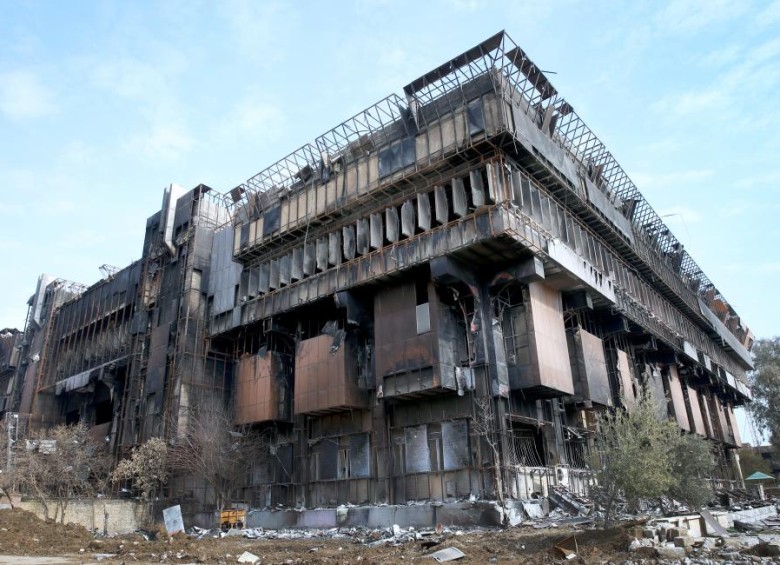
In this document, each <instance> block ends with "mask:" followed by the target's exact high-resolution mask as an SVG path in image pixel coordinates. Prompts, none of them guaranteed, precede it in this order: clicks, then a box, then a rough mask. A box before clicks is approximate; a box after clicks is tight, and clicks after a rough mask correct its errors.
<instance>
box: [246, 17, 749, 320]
mask: <svg viewBox="0 0 780 565" xmlns="http://www.w3.org/2000/svg"><path fill="white" fill-rule="evenodd" d="M490 72H494V73H497V74H498V75H499V76H500V77H501V79H502V80H504V81H506V82H507V83H508V84H509V85H510V86H511V87H512V88H513V89H514V90H515V91H517V92H518V93H520V94H521V95H522V97H523V100H524V101H525V102H526V103H527V105H528V108H529V109H536V111H537V112H539V113H540V114H541V115H543V114H545V113H546V112H547V111H548V110H553V111H554V116H553V118H552V121H551V124H552V126H551V133H552V137H553V139H555V140H556V141H557V142H558V143H560V145H561V146H562V147H563V148H564V149H566V150H567V151H568V152H569V153H570V154H571V155H572V156H573V157H574V158H575V160H576V161H578V162H579V163H580V164H581V165H582V166H583V167H584V168H585V170H588V171H591V172H592V171H595V172H596V175H595V176H597V177H599V178H598V184H599V185H600V188H601V189H602V190H603V191H604V192H605V193H606V194H607V196H608V197H609V198H610V199H611V200H612V202H613V204H615V205H616V206H617V207H618V208H622V210H623V211H624V214H625V215H626V216H627V217H628V218H629V220H631V221H632V223H633V225H634V227H635V229H636V233H637V234H638V235H642V236H644V237H645V238H646V239H647V240H648V241H649V242H650V243H651V244H652V245H653V246H655V247H656V249H657V250H658V251H659V253H660V254H661V256H662V257H664V256H676V257H677V261H678V262H679V276H680V278H681V279H682V281H683V282H684V284H685V285H686V286H687V287H688V288H690V289H691V290H692V291H693V292H694V293H697V294H698V295H699V296H700V297H701V298H702V299H703V300H704V302H705V303H706V304H707V305H708V306H709V307H710V308H711V309H713V310H714V311H716V312H718V311H723V310H724V308H725V309H727V310H728V312H729V314H730V315H732V316H736V312H735V311H734V309H733V308H732V307H731V306H730V305H729V304H728V302H727V301H726V299H725V298H724V297H723V296H722V295H721V293H720V292H719V291H718V290H717V288H716V287H715V285H714V284H713V283H712V282H711V281H710V279H709V278H708V277H707V275H705V274H704V272H703V271H702V269H701V268H700V267H699V266H698V265H697V264H696V262H695V261H694V259H693V258H692V257H691V256H690V255H689V254H688V253H687V252H686V251H685V249H684V247H683V245H682V243H681V242H680V240H679V239H677V237H676V236H675V235H674V233H672V231H671V229H669V227H668V226H667V225H666V224H664V222H663V220H662V219H661V217H660V216H659V215H658V213H657V212H656V211H655V210H654V209H653V208H652V207H651V206H650V204H649V203H648V202H647V200H646V199H645V198H644V196H643V195H642V194H641V193H640V191H639V189H638V188H637V186H636V185H635V184H634V183H633V181H632V180H631V179H630V178H629V176H628V174H627V173H626V172H625V170H624V169H623V168H622V167H621V166H620V164H619V163H618V162H617V160H616V159H615V157H614V156H613V155H612V153H611V152H610V151H609V150H608V149H607V147H606V146H605V145H604V144H603V143H602V142H601V141H600V140H599V138H598V137H597V136H596V134H595V133H593V131H592V130H591V129H590V128H589V127H588V126H587V125H586V124H585V122H584V121H583V120H582V118H580V116H579V115H578V114H577V112H576V111H575V110H574V108H573V107H572V106H571V105H570V104H569V103H568V102H566V100H565V99H564V98H563V97H562V96H561V95H560V94H559V93H558V91H557V90H556V89H555V87H554V86H553V85H552V84H551V83H550V81H549V80H548V79H547V77H546V76H545V74H544V72H543V71H542V70H541V69H539V67H538V66H537V65H536V64H535V63H534V62H533V61H531V59H530V58H529V57H528V55H527V54H526V53H525V51H523V50H522V49H521V48H520V47H518V46H517V44H516V43H515V42H514V41H513V40H512V39H511V38H510V37H509V35H507V34H506V33H505V32H503V31H501V32H499V33H497V34H495V35H494V36H492V37H490V38H488V39H487V40H485V41H483V42H482V43H480V44H479V45H477V46H475V47H473V48H471V49H469V50H468V51H466V52H465V53H463V54H461V55H459V56H457V57H455V58H454V59H452V60H450V61H449V62H447V63H445V64H443V65H441V66H439V67H438V68H436V69H434V70H432V71H430V72H428V73H426V74H425V75H423V76H422V77H420V78H418V79H416V80H415V81H413V82H411V83H410V84H408V85H407V86H405V87H404V89H403V90H404V94H405V98H401V97H400V96H397V95H395V94H391V95H390V96H388V97H386V98H384V99H382V100H380V101H379V102H377V103H376V104H374V105H373V106H370V107H369V108H367V109H366V110H363V111H362V112H360V113H358V114H357V115H355V116H353V117H352V118H350V119H348V120H346V121H345V122H343V123H341V124H340V125H338V126H337V127H335V128H333V129H332V130H330V131H328V132H326V133H325V134H323V135H321V136H319V137H317V138H316V139H315V140H314V142H313V143H307V144H305V145H303V146H302V147H300V148H299V149H297V150H296V151H293V152H292V153H290V154H289V155H287V156H286V157H284V158H283V159H281V160H279V161H277V162H276V163H274V164H273V165H271V166H269V167H268V168H266V169H264V170H263V171H261V172H259V173H258V174H256V175H254V176H253V177H251V178H249V179H248V180H247V181H246V182H245V183H243V184H242V185H240V186H238V187H236V188H234V189H233V190H232V191H231V196H232V200H233V202H234V203H235V204H236V205H237V207H238V213H236V214H235V215H234V218H235V219H236V220H239V221H240V218H245V217H246V214H247V213H251V211H250V210H248V208H251V207H254V206H262V203H263V202H267V201H269V200H271V199H274V198H278V197H279V196H282V195H283V194H284V193H285V192H288V191H290V190H291V189H293V188H294V187H295V186H296V185H298V184H301V183H306V182H312V181H313V180H317V176H319V181H320V182H323V181H326V180H327V178H323V175H327V174H328V173H327V172H324V171H325V169H326V168H328V167H330V165H331V164H332V163H334V162H337V161H338V160H339V159H345V158H346V159H348V158H349V156H350V154H358V155H359V154H361V153H363V152H367V151H371V150H373V149H374V148H375V147H379V146H381V145H383V144H384V143H386V142H388V141H391V139H387V137H388V136H392V135H393V132H395V131H397V130H394V129H393V128H391V127H390V126H391V125H393V124H398V123H400V124H402V126H403V127H404V128H405V129H406V132H405V133H407V134H408V135H413V134H414V133H415V131H416V128H417V127H418V126H419V127H425V125H426V123H425V122H426V118H425V116H424V115H423V113H422V112H420V109H421V108H423V107H426V106H431V105H432V103H433V102H436V101H437V100H443V99H444V98H445V96H447V95H450V94H453V93H456V92H457V91H459V90H460V91H461V92H462V93H463V94H464V96H465V92H464V88H465V86H466V85H467V84H468V83H470V82H472V81H474V80H475V79H476V78H477V77H479V76H482V75H485V74H486V73H490ZM455 99H457V97H456V96H455V97H451V98H450V104H452V103H453V101H454V100H455ZM467 102H468V100H461V101H459V102H458V103H467ZM443 110H444V109H443ZM447 110H448V111H452V108H447ZM436 118H438V116H436ZM242 208H243V210H244V211H243V212H242V211H241V210H242ZM716 300H717V301H719V302H720V304H717V305H715V301H716Z"/></svg>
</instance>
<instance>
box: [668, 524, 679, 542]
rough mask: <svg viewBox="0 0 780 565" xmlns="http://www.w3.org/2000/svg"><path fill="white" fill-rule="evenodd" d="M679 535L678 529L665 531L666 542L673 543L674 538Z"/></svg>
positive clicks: (673, 528)
mask: <svg viewBox="0 0 780 565" xmlns="http://www.w3.org/2000/svg"><path fill="white" fill-rule="evenodd" d="M681 535H682V534H681V533H680V528H676V527H672V528H667V529H666V541H674V538H676V537H679V536H681Z"/></svg>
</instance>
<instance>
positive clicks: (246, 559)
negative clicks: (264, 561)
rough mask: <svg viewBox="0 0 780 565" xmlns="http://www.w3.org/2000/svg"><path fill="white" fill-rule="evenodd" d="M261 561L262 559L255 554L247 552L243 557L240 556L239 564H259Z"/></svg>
mask: <svg viewBox="0 0 780 565" xmlns="http://www.w3.org/2000/svg"><path fill="white" fill-rule="evenodd" d="M258 561H260V557H258V556H257V555H255V554H254V553H250V552H248V551H245V552H244V553H242V554H241V555H239V556H238V562H239V563H252V564H254V563H257V562H258Z"/></svg>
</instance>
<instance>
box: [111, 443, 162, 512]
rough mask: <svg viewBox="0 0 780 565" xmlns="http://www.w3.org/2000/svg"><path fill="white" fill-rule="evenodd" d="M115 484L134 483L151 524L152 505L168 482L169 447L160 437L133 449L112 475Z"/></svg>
mask: <svg viewBox="0 0 780 565" xmlns="http://www.w3.org/2000/svg"><path fill="white" fill-rule="evenodd" d="M111 480H112V481H113V482H114V483H119V482H122V481H127V480H129V481H132V484H133V486H134V487H135V488H136V489H138V491H139V492H140V494H141V500H142V501H143V502H144V503H145V505H146V514H147V520H148V521H150V522H151V511H152V504H153V501H154V498H155V495H156V494H157V491H158V489H159V488H160V487H161V486H162V485H164V484H165V482H166V481H167V480H168V446H167V444H166V443H165V440H164V439H162V438H159V437H155V438H151V439H150V440H148V441H146V442H145V443H143V444H141V445H140V446H138V447H136V448H134V449H133V451H132V453H131V454H130V457H129V458H128V459H123V460H122V461H120V462H119V465H117V466H116V469H114V472H113V473H112V474H111Z"/></svg>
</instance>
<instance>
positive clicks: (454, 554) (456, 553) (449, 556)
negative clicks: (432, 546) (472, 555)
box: [431, 547, 466, 563]
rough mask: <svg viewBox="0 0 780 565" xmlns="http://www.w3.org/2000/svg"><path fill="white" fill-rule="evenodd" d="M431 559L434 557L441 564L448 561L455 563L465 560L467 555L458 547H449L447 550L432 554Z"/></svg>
mask: <svg viewBox="0 0 780 565" xmlns="http://www.w3.org/2000/svg"><path fill="white" fill-rule="evenodd" d="M431 557H433V558H434V559H435V560H436V561H438V562H439V563H444V562H446V561H455V560H456V559H463V558H464V557H466V554H465V553H463V552H462V551H461V550H460V549H458V548H457V547H448V548H446V549H440V550H439V551H437V552H435V553H431Z"/></svg>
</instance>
